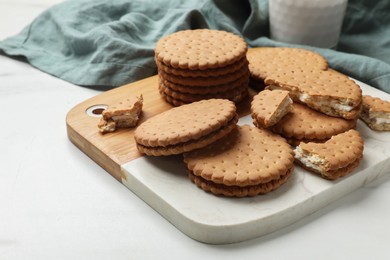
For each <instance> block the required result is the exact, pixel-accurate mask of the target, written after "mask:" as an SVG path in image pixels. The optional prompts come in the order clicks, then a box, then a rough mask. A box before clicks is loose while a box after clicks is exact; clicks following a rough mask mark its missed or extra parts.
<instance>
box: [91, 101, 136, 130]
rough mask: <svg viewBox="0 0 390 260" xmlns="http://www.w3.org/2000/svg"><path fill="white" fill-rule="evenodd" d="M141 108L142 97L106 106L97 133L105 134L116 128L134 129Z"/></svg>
mask: <svg viewBox="0 0 390 260" xmlns="http://www.w3.org/2000/svg"><path fill="white" fill-rule="evenodd" d="M142 106H143V97H142V95H140V96H138V97H131V98H127V99H125V100H123V101H120V102H118V103H115V104H110V105H108V107H107V109H105V110H104V111H103V112H102V118H101V120H100V122H99V124H98V128H99V131H100V132H101V133H107V132H114V131H115V130H116V129H117V128H118V127H119V128H128V127H135V126H136V125H137V123H138V121H139V119H140V116H141V113H142Z"/></svg>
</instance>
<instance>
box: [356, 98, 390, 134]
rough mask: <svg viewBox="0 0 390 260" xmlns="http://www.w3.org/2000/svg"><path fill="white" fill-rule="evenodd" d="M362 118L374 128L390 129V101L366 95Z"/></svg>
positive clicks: (380, 129)
mask: <svg viewBox="0 0 390 260" xmlns="http://www.w3.org/2000/svg"><path fill="white" fill-rule="evenodd" d="M360 119H361V120H363V122H365V123H366V124H367V125H368V126H369V127H370V128H371V129H373V130H376V131H390V102H388V101H386V100H382V99H380V98H378V97H372V96H368V95H364V96H363V108H362V112H361V113H360Z"/></svg>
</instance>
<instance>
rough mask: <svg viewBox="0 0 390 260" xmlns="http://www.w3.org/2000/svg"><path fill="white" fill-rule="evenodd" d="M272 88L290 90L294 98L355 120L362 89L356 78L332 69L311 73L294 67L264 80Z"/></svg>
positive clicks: (328, 113)
mask: <svg viewBox="0 0 390 260" xmlns="http://www.w3.org/2000/svg"><path fill="white" fill-rule="evenodd" d="M265 84H266V85H268V86H270V88H272V89H275V88H276V89H284V90H287V91H289V92H290V96H291V98H292V99H293V100H294V101H297V102H301V103H304V104H306V105H308V106H310V107H311V108H313V109H315V110H318V111H320V112H322V113H325V114H327V115H331V116H336V117H343V118H346V119H354V118H357V117H358V116H359V113H360V109H361V103H362V90H361V89H360V87H359V85H357V84H356V83H355V82H354V81H353V80H351V79H349V78H348V77H347V76H345V75H343V74H341V73H338V72H336V71H333V70H326V71H320V70H313V71H311V72H310V73H307V72H305V71H301V70H295V69H294V68H291V70H288V71H280V72H277V73H274V74H273V75H272V77H269V78H266V79H265Z"/></svg>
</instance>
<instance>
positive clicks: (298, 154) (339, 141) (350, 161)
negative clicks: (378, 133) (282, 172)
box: [294, 129, 364, 180]
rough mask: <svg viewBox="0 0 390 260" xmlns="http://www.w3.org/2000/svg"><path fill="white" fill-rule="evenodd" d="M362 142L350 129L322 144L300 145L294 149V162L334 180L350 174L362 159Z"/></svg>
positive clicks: (356, 133)
mask: <svg viewBox="0 0 390 260" xmlns="http://www.w3.org/2000/svg"><path fill="white" fill-rule="evenodd" d="M363 144H364V142H363V139H362V137H361V136H360V134H359V132H358V131H356V130H354V129H351V130H349V131H347V132H344V133H341V134H338V135H335V136H333V137H332V138H331V139H329V140H328V141H326V142H324V143H310V142H309V143H301V144H300V145H299V146H297V147H296V148H295V149H294V154H295V160H296V162H297V163H299V164H300V165H301V166H303V167H304V168H306V169H307V170H309V171H312V172H314V173H316V174H319V175H320V176H321V177H323V178H325V179H330V180H335V179H338V178H340V177H343V176H346V175H347V174H349V173H351V172H352V171H353V170H354V169H355V168H356V167H357V166H358V165H359V163H360V161H361V160H362V158H363V149H364V146H363Z"/></svg>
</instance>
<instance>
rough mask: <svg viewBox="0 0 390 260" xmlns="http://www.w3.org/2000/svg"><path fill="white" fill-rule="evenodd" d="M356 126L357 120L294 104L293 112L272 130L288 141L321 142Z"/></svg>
mask: <svg viewBox="0 0 390 260" xmlns="http://www.w3.org/2000/svg"><path fill="white" fill-rule="evenodd" d="M254 123H255V122H254ZM355 126H356V119H355V120H346V119H343V118H339V117H331V116H327V115H325V114H323V113H320V112H317V111H315V110H313V109H311V108H309V107H307V106H305V105H302V104H298V103H293V110H292V111H291V112H290V113H289V114H287V115H286V116H284V117H283V118H282V119H281V120H280V121H279V122H278V123H276V124H275V125H274V126H272V127H271V128H270V129H271V130H272V131H273V132H275V133H277V134H280V135H282V136H283V137H285V138H287V139H293V140H303V139H305V140H319V141H320V140H326V139H329V138H331V137H332V136H333V135H336V134H339V133H343V132H345V131H348V130H350V129H352V128H355Z"/></svg>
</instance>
